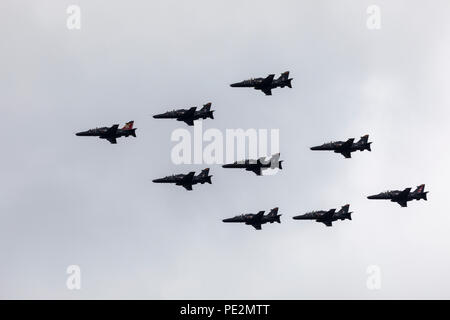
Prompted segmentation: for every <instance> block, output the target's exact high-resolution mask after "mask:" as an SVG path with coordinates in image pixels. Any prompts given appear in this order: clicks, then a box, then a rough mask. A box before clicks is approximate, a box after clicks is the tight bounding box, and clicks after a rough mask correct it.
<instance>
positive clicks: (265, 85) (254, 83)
mask: <svg viewBox="0 0 450 320" xmlns="http://www.w3.org/2000/svg"><path fill="white" fill-rule="evenodd" d="M274 77H275V75H274V74H270V75H269V76H268V77H267V78H255V79H249V80H244V81H242V82H236V83H233V84H230V86H231V87H233V88H255V89H256V90H261V91H262V92H264V93H265V94H266V95H267V96H271V95H272V89H274V88H278V87H280V88H284V87H289V88H292V85H291V81H292V79H293V78H289V71H286V72H283V73H282V74H281V76H280V77H279V78H278V79H274Z"/></svg>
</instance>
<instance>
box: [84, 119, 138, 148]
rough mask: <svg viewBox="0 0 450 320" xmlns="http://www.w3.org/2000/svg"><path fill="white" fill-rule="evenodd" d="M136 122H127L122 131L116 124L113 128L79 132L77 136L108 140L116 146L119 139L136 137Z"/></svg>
mask: <svg viewBox="0 0 450 320" xmlns="http://www.w3.org/2000/svg"><path fill="white" fill-rule="evenodd" d="M133 123H134V121H130V122H127V123H126V124H125V126H124V127H123V128H122V129H119V125H118V124H115V125H113V126H112V127H110V128H108V127H102V128H95V129H91V130H88V131H83V132H78V133H77V134H76V135H77V136H82V137H85V136H88V137H99V138H100V139H106V140H108V141H109V142H111V143H113V144H116V143H117V140H116V139H117V138H120V137H129V136H133V137H136V128H134V129H133Z"/></svg>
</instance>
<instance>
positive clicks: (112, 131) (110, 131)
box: [105, 124, 119, 136]
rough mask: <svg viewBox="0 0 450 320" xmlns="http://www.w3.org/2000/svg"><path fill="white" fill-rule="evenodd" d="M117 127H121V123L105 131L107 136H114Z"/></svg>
mask: <svg viewBox="0 0 450 320" xmlns="http://www.w3.org/2000/svg"><path fill="white" fill-rule="evenodd" d="M117 129H119V125H118V124H115V125H113V126H112V127H111V128H109V129H108V131H106V132H105V136H113V135H115V134H116V133H117Z"/></svg>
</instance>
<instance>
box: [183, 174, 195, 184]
mask: <svg viewBox="0 0 450 320" xmlns="http://www.w3.org/2000/svg"><path fill="white" fill-rule="evenodd" d="M194 175H195V171H191V172H189V173H188V174H187V175H185V176H184V178H183V181H184V182H186V183H191V184H192V180H193V179H194Z"/></svg>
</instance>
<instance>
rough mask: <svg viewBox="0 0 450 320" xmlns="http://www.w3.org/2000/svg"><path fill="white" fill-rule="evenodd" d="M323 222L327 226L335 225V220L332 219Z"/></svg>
mask: <svg viewBox="0 0 450 320" xmlns="http://www.w3.org/2000/svg"><path fill="white" fill-rule="evenodd" d="M322 223H323V224H324V225H326V226H327V227H331V226H333V222H331V221H322Z"/></svg>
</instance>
